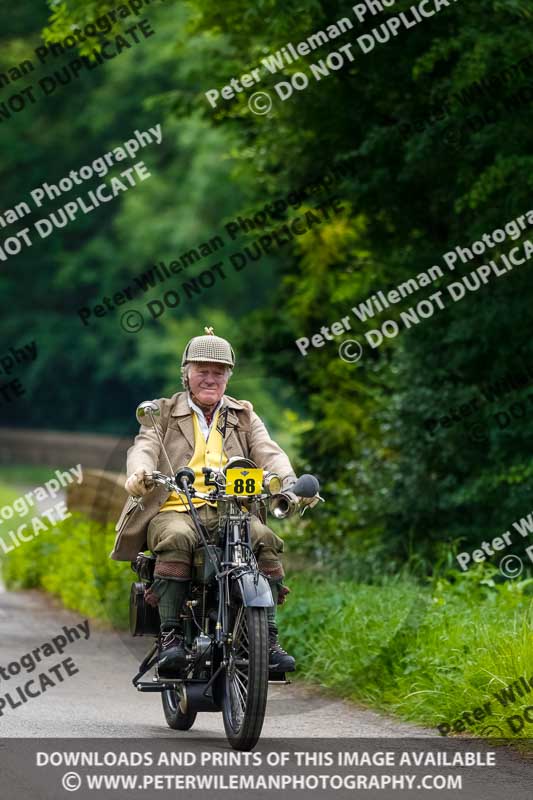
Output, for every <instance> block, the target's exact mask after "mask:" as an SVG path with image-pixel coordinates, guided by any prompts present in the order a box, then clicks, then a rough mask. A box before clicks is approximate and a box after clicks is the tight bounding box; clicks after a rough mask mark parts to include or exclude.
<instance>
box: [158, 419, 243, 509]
mask: <svg viewBox="0 0 533 800" xmlns="http://www.w3.org/2000/svg"><path fill="white" fill-rule="evenodd" d="M218 413H219V412H218V411H217V413H216V414H215V418H214V420H213V424H212V426H211V431H210V433H209V437H208V439H207V441H206V440H205V438H204V435H203V433H202V431H201V430H200V425H199V423H198V417H197V416H196V414H195V413H193V415H192V416H193V424H194V453H193V456H192V458H191V460H190V461H189V463H188V465H187V466H188V467H190V468H191V469H193V470H194V474H195V476H196V477H195V479H194V488H195V489H196V491H198V492H210V491H211V490H212V489H213V486H206V485H205V475H204V474H203V472H202V467H212V468H213V469H221V468H222V467H223V466H224V465H225V464H226V463H227V461H228V459H227V458H226V455H225V453H224V440H223V438H222V434H221V433H220V431H217V423H218ZM192 502H193V504H194V505H195V506H203V505H205V503H206V501H205V500H202V499H201V498H200V497H193V500H192ZM209 505H212V506H214V505H215V503H209ZM188 510H189V505H188V503H187V500H186V499H185V498H183V499H182V498H181V496H180V495H177V494H176V493H175V492H173V493H172V494H171V495H169V498H168V500H167V501H166V503H165V504H164V505H163V506H161V509H160V511H188Z"/></svg>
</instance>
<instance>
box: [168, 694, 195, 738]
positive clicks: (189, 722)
mask: <svg viewBox="0 0 533 800" xmlns="http://www.w3.org/2000/svg"><path fill="white" fill-rule="evenodd" d="M161 699H162V701H163V711H164V712H165V719H166V721H167V725H168V727H169V728H173V729H174V730H175V731H188V730H189V729H190V728H192V726H193V725H194V721H195V719H196V711H187V706H186V705H185V699H184V698H183V697H180V695H179V694H178V692H177V691H176V690H175V689H167V690H166V691H164V692H162V693H161Z"/></svg>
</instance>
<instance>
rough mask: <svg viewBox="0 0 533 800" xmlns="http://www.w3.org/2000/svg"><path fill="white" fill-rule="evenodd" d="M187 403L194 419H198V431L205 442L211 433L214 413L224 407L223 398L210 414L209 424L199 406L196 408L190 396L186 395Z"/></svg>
mask: <svg viewBox="0 0 533 800" xmlns="http://www.w3.org/2000/svg"><path fill="white" fill-rule="evenodd" d="M187 402H188V404H189V408H192V410H193V411H194V413H195V414H196V417H197V419H198V424H199V426H200V430H201V431H202V433H203V435H204V438H205V440H206V442H207V439H208V438H209V434H210V433H211V428H212V427H213V422H214V421H215V416H216V413H217V411H218V410H219V409H221V408H222V406H223V405H224V398H223V397H222V398H221V399H220V400H219V401H218V404H217V405H216V406H215V408H214V409H213V411H212V414H211V422H210V423H208V422H207V420H206V418H205V414H204V412H203V411H202V409H201V408H200V407H199V406H197V405H196V403H194V402H193V400H192V398H191V395H190V394H187Z"/></svg>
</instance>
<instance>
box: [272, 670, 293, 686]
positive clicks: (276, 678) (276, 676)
mask: <svg viewBox="0 0 533 800" xmlns="http://www.w3.org/2000/svg"><path fill="white" fill-rule="evenodd" d="M268 682H269V683H290V680H289V679H288V678H287V677H286V675H285V673H284V672H273V671H272V672H269V673H268Z"/></svg>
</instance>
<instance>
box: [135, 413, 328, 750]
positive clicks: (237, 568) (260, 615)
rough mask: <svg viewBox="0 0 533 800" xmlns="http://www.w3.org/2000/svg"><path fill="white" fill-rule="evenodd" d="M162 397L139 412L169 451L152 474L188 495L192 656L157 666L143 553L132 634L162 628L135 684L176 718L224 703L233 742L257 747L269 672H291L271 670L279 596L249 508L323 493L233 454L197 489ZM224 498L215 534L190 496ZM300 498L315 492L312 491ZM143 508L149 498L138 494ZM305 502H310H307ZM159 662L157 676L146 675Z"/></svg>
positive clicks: (187, 627) (150, 565) (186, 626)
mask: <svg viewBox="0 0 533 800" xmlns="http://www.w3.org/2000/svg"><path fill="white" fill-rule="evenodd" d="M159 415H160V410H159V406H158V405H157V403H156V402H155V401H147V402H144V403H141V405H140V406H139V407H138V409H137V420H138V421H139V423H140V424H142V425H145V426H146V425H147V426H150V427H153V428H154V429H155V431H156V434H157V436H158V439H159V442H160V445H161V447H162V448H163V454H164V455H165V457H166V459H167V461H168V464H169V468H170V473H171V474H170V475H165V474H163V473H161V472H152V473H151V474H150V475H149V476H148V480H149V481H152V482H153V483H154V484H157V485H160V486H163V487H164V488H165V489H167V490H168V492H176V493H177V494H178V495H180V496H181V497H182V498H184V499H185V500H186V502H187V503H188V506H189V511H190V514H191V517H192V519H193V521H194V525H195V527H196V530H197V532H198V536H199V541H200V542H201V545H200V546H199V547H198V548H197V549H196V550H195V553H194V558H193V572H192V581H191V589H190V593H189V597H188V599H187V600H186V602H185V605H184V610H183V612H182V624H183V632H184V639H185V649H186V652H187V665H186V666H185V667H184V668H183V670H181V671H180V673H179V674H176V677H167V676H165V677H162V676H159V675H158V672H157V658H158V645H159V635H160V634H159V626H160V620H159V612H158V609H157V607H153V606H151V605H149V604H148V603H147V602H146V600H145V592H146V590H147V589H148V588H149V587H150V586H151V584H152V582H153V580H154V568H155V556H153V555H150V556H147V555H145V554H144V553H139V555H138V557H137V559H136V561H134V562H132V568H133V570H134V571H135V572H136V573H137V576H138V579H139V580H138V581H137V582H135V583H134V584H133V585H132V589H131V597H130V631H131V633H132V635H133V636H149V635H152V636H155V637H156V639H155V642H154V644H153V646H152V647H151V649H150V651H149V652H148V653H147V655H146V657H145V658H144V659H143V661H142V663H141V665H140V667H139V671H138V673H137V674H136V675H135V677H134V678H133V685H134V686H135V687H136V688H137V689H138V691H141V692H160V693H161V694H162V701H163V710H164V714H165V718H166V721H167V723H168V725H169V727H171V728H173V729H175V730H181V731H186V730H189V729H190V728H191V727H192V725H193V724H194V721H195V719H196V715H197V714H198V712H201V711H208V712H222V716H223V720H224V728H225V731H226V735H227V737H228V740H229V742H230V744H231V746H232V747H233V748H235V749H237V750H251V749H252V748H253V747H254V746H255V744H256V743H257V741H258V739H259V737H260V735H261V729H262V726H263V721H264V717H265V709H266V703H267V693H268V684H269V680H270V681H277V682H284V683H287V682H288V681H286V680H285V675H284V674H283V673H269V669H268V661H269V645H268V626H267V608H269V607H271V606H273V605H274V601H273V598H272V592H271V591H270V586H269V584H268V581H267V580H266V578H265V577H264V576H263V575H262V574H261V573H260V572H259V569H258V566H257V561H256V558H255V555H254V553H253V551H252V547H251V542H250V518H251V516H252V514H258V515H259V516H260V517H261V518H263V519H264V518H265V516H266V513H265V512H266V506H267V505H268V506H269V508H270V511H271V513H272V514H273V515H274V517H276V518H278V519H283V518H285V517H288V516H289V515H290V514H292V513H294V512H295V511H297V510H298V509H299V510H300V512H301V513H302V514H303V513H304V511H305V510H306V508H307V507H308V506H313V505H315V504H316V503H317V502H318V501H319V500H322V498H320V497H319V496H318V491H319V484H318V481H317V479H316V478H315V477H314V476H312V475H303V476H302V477H301V478H299V480H298V481H297V482H296V484H295V485H294V486H292V487H291V491H290V492H282V491H281V480H280V478H279V477H278V476H277V475H275V474H273V473H264V471H263V470H262V469H258V468H257V467H256V465H255V464H254V463H253V462H252V461H250V460H249V459H246V458H232V459H230V461H229V462H228V463H227V464H226V465H225V467H224V468H223V469H221V470H214V469H205V468H204V474H205V475H206V481H205V482H206V485H208V486H212V487H213V488H212V490H211V491H210V492H209V493H201V492H195V490H194V488H193V482H194V472H193V470H192V469H190V468H189V467H182V468H181V469H178V470H177V472H176V473H175V474H172V473H173V469H172V465H171V464H170V460H169V459H168V456H167V454H166V452H165V449H164V445H163V440H162V437H161V432H160V430H159V425H158V423H157V417H158V416H159ZM193 496H195V497H199V498H202V499H204V500H209V501H211V502H215V503H216V504H217V509H218V519H219V525H218V533H217V537H216V539H215V541H213V540H209V539H208V536H207V533H206V531H205V530H204V528H203V525H202V523H201V521H200V519H199V517H198V515H197V513H196V510H195V507H194V504H193V503H192V497H193ZM300 498H313V500H312V501H310V502H308V503H307V505H305V502H306V501H302V500H300ZM134 500H135V503H136V504H137V505H138V506H140V507H141V508H142V499H141V498H134ZM302 503H304V505H302ZM152 667H155V675H154V677H153V679H152V680H151V681H142V680H141V678H142V677H143V676H144V675H145V674H146V673H147V672H148V671H149V670H150V669H151V668H152Z"/></svg>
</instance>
